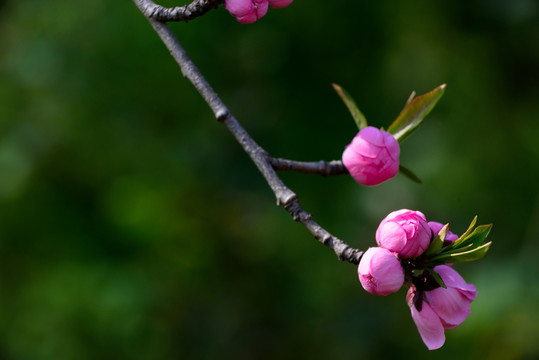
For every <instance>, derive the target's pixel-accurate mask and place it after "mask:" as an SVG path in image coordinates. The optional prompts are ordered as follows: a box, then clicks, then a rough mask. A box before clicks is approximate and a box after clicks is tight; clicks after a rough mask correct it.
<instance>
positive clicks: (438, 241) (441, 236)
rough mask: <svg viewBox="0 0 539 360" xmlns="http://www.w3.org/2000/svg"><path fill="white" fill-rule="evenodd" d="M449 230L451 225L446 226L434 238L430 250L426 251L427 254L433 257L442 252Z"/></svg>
mask: <svg viewBox="0 0 539 360" xmlns="http://www.w3.org/2000/svg"><path fill="white" fill-rule="evenodd" d="M448 229H449V224H445V226H444V227H443V228H442V229H441V230H440V232H439V233H438V234H437V235H436V236H435V237H434V239H432V241H431V243H430V245H429V247H428V249H427V250H425V254H427V255H433V254H436V253H437V252H438V251H440V250H441V249H442V246H443V245H444V240H445V236H446V235H447V230H448Z"/></svg>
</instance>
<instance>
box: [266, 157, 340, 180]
mask: <svg viewBox="0 0 539 360" xmlns="http://www.w3.org/2000/svg"><path fill="white" fill-rule="evenodd" d="M269 162H270V163H271V166H273V168H274V169H275V170H284V171H297V172H300V173H304V174H319V175H322V176H333V175H345V174H348V170H347V169H346V168H345V167H344V165H343V163H342V161H340V160H333V161H329V162H327V161H316V162H305V161H294V160H288V159H280V158H273V157H270V158H269Z"/></svg>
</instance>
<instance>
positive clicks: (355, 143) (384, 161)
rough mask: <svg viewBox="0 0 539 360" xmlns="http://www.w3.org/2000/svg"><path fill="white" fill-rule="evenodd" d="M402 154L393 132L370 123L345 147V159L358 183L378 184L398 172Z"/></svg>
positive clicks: (345, 163)
mask: <svg viewBox="0 0 539 360" xmlns="http://www.w3.org/2000/svg"><path fill="white" fill-rule="evenodd" d="M399 155H400V147H399V143H398V142H397V140H395V138H394V137H393V136H392V135H391V134H389V133H387V132H385V131H382V130H379V129H377V128H374V127H371V126H368V127H366V128H364V129H362V130H361V131H360V132H359V133H358V134H357V135H356V136H355V137H354V139H353V140H352V142H351V143H350V145H348V146H347V147H346V149H344V152H343V154H342V162H343V164H344V166H345V167H346V168H347V169H348V172H349V173H350V175H352V177H353V178H354V179H355V180H356V181H357V182H358V183H360V184H362V185H378V184H380V183H382V182H384V181H386V180H388V179H391V178H392V177H394V176H395V175H397V172H398V171H399Z"/></svg>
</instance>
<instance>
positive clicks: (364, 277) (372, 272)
mask: <svg viewBox="0 0 539 360" xmlns="http://www.w3.org/2000/svg"><path fill="white" fill-rule="evenodd" d="M358 274H359V281H361V285H362V286H363V288H364V289H365V290H367V291H368V292H369V293H371V294H374V295H384V296H385V295H389V294H391V293H394V292H397V291H398V290H399V289H400V288H401V286H402V285H403V284H404V270H403V269H402V266H401V263H400V261H399V259H398V258H397V255H396V254H394V253H392V252H391V251H389V250H386V249H382V248H379V247H372V248H369V249H368V250H367V251H366V252H365V254H363V257H362V258H361V261H360V262H359V266H358Z"/></svg>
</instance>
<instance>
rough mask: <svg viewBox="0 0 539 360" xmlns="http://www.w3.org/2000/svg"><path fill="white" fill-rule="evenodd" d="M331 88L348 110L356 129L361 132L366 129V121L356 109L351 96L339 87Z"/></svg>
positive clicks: (334, 85)
mask: <svg viewBox="0 0 539 360" xmlns="http://www.w3.org/2000/svg"><path fill="white" fill-rule="evenodd" d="M331 86H333V89H334V90H335V92H336V93H337V95H339V97H340V98H341V100H342V101H343V102H344V104H345V105H346V107H347V108H348V111H350V114H351V115H352V118H353V119H354V122H355V123H356V125H357V127H358V129H359V130H361V129H363V128H366V127H367V126H368V125H367V119H366V118H365V115H363V113H362V112H361V111H360V110H359V108H358V107H357V105H356V102H355V101H354V99H352V96H350V94H349V93H348V92H347V91H346V90H344V89H343V88H342V87H341V86H340V85H337V84H331Z"/></svg>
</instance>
